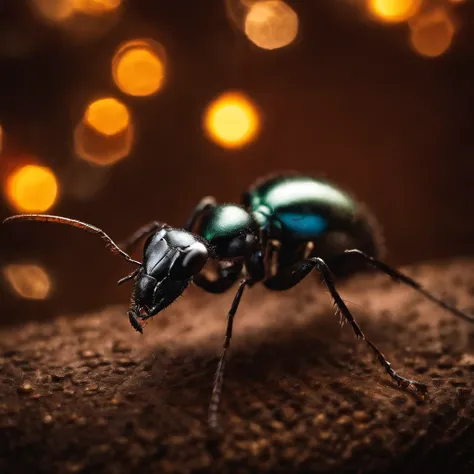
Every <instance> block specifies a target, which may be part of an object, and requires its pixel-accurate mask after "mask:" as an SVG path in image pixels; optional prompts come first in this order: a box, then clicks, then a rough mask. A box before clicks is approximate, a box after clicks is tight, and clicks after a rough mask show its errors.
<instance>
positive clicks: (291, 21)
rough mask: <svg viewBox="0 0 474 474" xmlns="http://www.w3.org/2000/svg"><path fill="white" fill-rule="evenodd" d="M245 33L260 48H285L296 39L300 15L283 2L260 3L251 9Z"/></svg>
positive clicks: (253, 5)
mask: <svg viewBox="0 0 474 474" xmlns="http://www.w3.org/2000/svg"><path fill="white" fill-rule="evenodd" d="M244 31H245V34H246V35H247V37H248V38H249V40H250V41H252V42H253V43H255V44H256V45H257V46H259V47H260V48H263V49H277V48H283V47H284V46H287V45H288V44H290V43H291V42H292V41H293V40H294V39H295V38H296V35H297V33H298V15H297V14H296V12H295V11H294V10H293V9H292V8H291V7H290V6H289V5H287V4H286V3H285V2H283V1H281V0H262V1H258V2H255V3H254V4H252V5H251V6H250V8H249V11H248V13H247V15H246V17H245V24H244Z"/></svg>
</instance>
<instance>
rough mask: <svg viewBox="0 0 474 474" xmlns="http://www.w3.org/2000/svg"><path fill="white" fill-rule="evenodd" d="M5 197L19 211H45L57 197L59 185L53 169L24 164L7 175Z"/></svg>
mask: <svg viewBox="0 0 474 474" xmlns="http://www.w3.org/2000/svg"><path fill="white" fill-rule="evenodd" d="M5 190H6V197H7V199H8V201H9V203H10V205H11V206H12V207H13V208H14V209H15V210H17V211H19V212H45V211H47V210H48V209H50V208H51V207H52V206H53V204H54V203H55V202H56V199H57V197H58V191H59V186H58V182H57V179H56V176H55V175H54V173H53V171H52V170H51V169H49V168H47V167H46V166H38V165H33V164H29V165H25V166H22V167H20V168H17V169H15V170H13V172H12V173H11V174H10V175H9V176H8V177H7V183H6V187H5Z"/></svg>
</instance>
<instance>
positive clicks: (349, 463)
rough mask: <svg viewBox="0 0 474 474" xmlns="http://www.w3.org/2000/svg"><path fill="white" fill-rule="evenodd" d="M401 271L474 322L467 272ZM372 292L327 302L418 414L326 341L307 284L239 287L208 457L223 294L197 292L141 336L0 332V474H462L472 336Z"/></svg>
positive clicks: (330, 327)
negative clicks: (409, 381)
mask: <svg viewBox="0 0 474 474" xmlns="http://www.w3.org/2000/svg"><path fill="white" fill-rule="evenodd" d="M409 271H410V273H411V274H412V275H414V276H416V278H419V279H420V280H421V281H423V282H424V283H425V285H426V286H427V287H429V288H430V289H432V290H433V291H435V292H436V293H437V294H443V295H446V296H447V297H449V298H450V300H452V301H453V302H454V301H455V302H456V303H457V304H458V305H459V306H460V307H462V308H471V310H472V309H474V308H473V307H474V304H473V298H474V260H472V259H471V260H458V261H455V262H452V263H449V264H448V263H443V262H441V263H437V264H436V265H422V266H418V267H416V268H415V267H412V268H410V269H409ZM387 280H388V279H387V278H386V277H385V276H378V275H377V276H362V277H358V278H357V279H355V280H353V281H352V282H349V283H348V284H347V285H344V287H342V288H343V291H342V293H343V295H344V297H345V299H346V301H349V302H351V304H350V307H351V308H352V310H353V312H354V314H355V315H356V317H357V318H358V319H359V323H360V324H361V326H362V328H363V329H365V332H366V333H367V334H368V335H369V336H370V337H372V338H373V340H374V341H376V342H377V343H378V344H379V346H380V347H381V348H382V350H383V351H384V353H385V355H386V356H387V358H388V359H389V360H390V361H391V362H392V364H393V366H394V367H395V369H397V370H399V372H401V373H402V374H404V375H407V376H409V377H415V378H417V379H418V380H419V381H421V382H425V383H427V384H429V388H430V399H429V400H428V401H427V402H424V403H422V402H419V401H417V400H416V399H415V398H414V397H413V396H412V395H410V394H409V393H406V392H403V391H401V390H399V389H398V388H397V387H396V386H394V384H393V383H391V381H390V379H388V378H387V377H386V375H385V374H384V373H383V372H382V370H381V369H380V368H379V366H378V365H376V364H375V363H374V362H373V359H372V356H371V354H370V353H369V352H368V350H367V349H366V348H365V346H364V344H363V343H360V342H357V341H356V340H355V338H354V336H353V333H352V330H351V329H350V328H349V327H344V328H343V329H341V328H340V327H339V324H338V322H337V320H336V318H335V317H334V316H333V314H332V313H333V311H332V309H331V308H330V306H329V304H328V296H327V292H326V291H325V290H324V289H323V288H322V287H317V284H316V283H314V280H312V281H307V282H306V284H304V285H302V287H301V288H298V289H295V290H292V291H289V292H286V293H282V294H277V295H275V294H272V293H269V292H267V291H265V290H264V289H263V288H254V289H251V290H250V291H248V293H247V294H246V295H244V301H243V304H242V305H241V307H240V310H239V313H238V317H237V319H236V324H235V333H234V339H233V344H232V347H233V351H232V357H231V359H230V362H229V364H228V367H227V373H226V381H225V387H224V403H223V406H222V417H223V418H222V419H223V423H224V426H225V428H226V433H225V435H224V436H223V438H222V441H221V443H220V446H219V445H215V444H214V443H211V442H209V441H207V437H206V436H207V435H206V429H205V428H206V410H207V404H208V401H209V396H210V391H211V385H212V379H213V373H214V370H215V367H216V362H217V356H218V354H219V352H220V345H221V343H222V339H223V333H224V329H225V315H226V312H227V309H228V307H229V305H230V302H231V299H232V295H231V294H226V295H222V296H217V297H216V296H212V295H207V294H204V295H203V294H202V293H200V292H199V291H198V290H197V289H196V290H191V291H189V292H188V294H187V297H185V298H182V299H181V300H180V301H179V303H177V304H176V305H174V306H173V307H172V308H170V309H169V310H168V311H166V313H164V314H162V315H161V316H160V317H157V318H156V319H155V320H154V321H152V322H151V323H150V324H148V325H147V327H146V328H145V335H143V336H140V335H139V334H138V333H135V332H134V331H133V330H132V329H131V328H130V327H129V323H128V320H127V318H126V316H125V309H124V308H123V307H108V308H106V309H105V310H104V311H102V312H99V313H96V314H91V315H85V316H82V317H77V318H74V317H64V318H59V319H57V320H55V321H53V322H51V323H41V324H39V323H29V324H26V325H24V326H22V325H17V326H15V327H12V328H8V329H3V330H2V331H1V333H0V346H1V347H0V349H1V350H0V354H1V358H0V364H1V367H2V369H1V374H2V377H1V386H0V397H1V399H0V427H1V429H0V472H2V473H13V472H15V473H19V472H29V473H35V472H42V473H43V472H44V473H48V474H49V473H55V472H69V473H79V472H94V473H97V472H106V473H109V472H110V473H122V472H140V473H143V472H154V473H161V472H212V471H218V472H250V471H251V472H256V471H271V472H285V473H288V472H308V471H314V472H320V471H321V472H341V471H357V472H397V473H400V472H438V471H441V470H444V471H445V472H455V470H456V472H458V473H464V472H466V473H467V472H474V401H473V394H474V392H473V389H474V327H473V326H470V325H469V324H467V323H464V322H462V321H459V320H457V319H456V318H454V317H452V316H451V315H449V314H447V313H445V312H443V311H442V310H441V309H438V308H437V307H435V306H434V305H433V304H432V303H430V302H427V301H425V300H424V299H423V298H422V297H419V296H417V295H416V294H415V293H414V292H412V291H411V290H410V289H406V288H403V287H401V286H399V285H396V284H392V283H391V282H390V281H387ZM86 291H87V289H86V288H82V289H80V290H78V293H81V294H82V295H85V293H86ZM78 296H79V294H78ZM82 297H84V296H82ZM13 316H14V319H15V320H16V321H18V319H19V316H18V315H12V317H13ZM436 468H437V469H436Z"/></svg>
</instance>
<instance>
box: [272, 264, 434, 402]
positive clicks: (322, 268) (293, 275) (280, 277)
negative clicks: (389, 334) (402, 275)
mask: <svg viewBox="0 0 474 474" xmlns="http://www.w3.org/2000/svg"><path fill="white" fill-rule="evenodd" d="M313 269H316V270H317V271H318V272H319V273H320V274H321V275H322V277H323V280H324V283H325V284H326V286H327V288H328V290H329V292H330V293H331V296H332V298H333V300H334V304H335V306H336V308H337V309H338V311H339V312H340V313H341V315H342V316H343V318H344V319H345V320H346V321H348V322H349V324H350V325H351V326H352V329H353V330H354V333H355V335H356V337H357V338H358V339H363V340H364V341H365V343H366V344H367V345H368V346H369V347H370V349H371V350H372V351H373V352H374V354H375V356H376V357H377V360H378V361H379V363H380V365H381V366H382V367H383V368H384V369H385V371H386V372H387V373H388V375H390V377H392V379H393V380H395V382H396V383H397V384H398V385H399V386H400V387H402V388H408V387H413V388H414V389H415V391H416V393H417V394H418V396H419V397H420V398H421V399H423V398H424V394H425V393H426V392H427V386H426V385H425V384H422V383H420V382H417V381H416V380H410V379H407V378H405V377H402V376H401V375H399V374H397V372H395V370H393V369H392V366H391V364H390V362H389V361H388V360H387V359H385V357H384V355H383V354H382V352H380V350H379V349H378V347H377V346H376V345H375V344H374V343H373V342H372V341H371V340H370V339H368V338H367V337H366V336H365V334H364V333H363V332H362V330H361V328H360V327H359V325H358V324H357V322H356V320H355V319H354V316H352V314H351V312H350V311H349V308H348V307H347V306H346V304H345V303H344V301H343V300H342V298H341V295H340V294H339V292H338V291H337V289H336V286H335V284H334V280H333V277H332V274H331V270H330V269H329V267H328V266H327V264H326V263H325V262H324V260H323V259H321V258H319V257H313V258H310V259H308V260H304V261H303V262H300V263H298V264H296V265H295V266H292V267H289V268H288V269H285V270H280V273H279V274H277V275H276V276H275V277H272V278H270V279H268V280H266V281H265V282H264V284H265V286H266V287H268V288H270V289H274V290H281V289H287V288H291V287H293V286H295V285H296V284H298V283H299V282H300V281H301V280H303V278H305V277H306V276H307V275H308V274H309V273H310V272H311V271H312V270H313Z"/></svg>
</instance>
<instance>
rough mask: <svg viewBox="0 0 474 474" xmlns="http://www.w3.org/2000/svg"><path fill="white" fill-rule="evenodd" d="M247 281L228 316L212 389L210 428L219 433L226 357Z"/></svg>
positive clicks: (240, 289) (243, 284) (233, 302)
mask: <svg viewBox="0 0 474 474" xmlns="http://www.w3.org/2000/svg"><path fill="white" fill-rule="evenodd" d="M248 283H249V282H248V281H247V280H242V281H241V282H240V285H239V289H238V290H237V293H236V294H235V296H234V300H233V301H232V306H231V308H230V311H229V313H228V314H227V330H226V333H225V339H224V345H223V348H222V354H221V358H220V360H219V364H218V365H217V371H216V376H215V378H214V386H213V388H212V395H211V403H210V404H209V415H208V422H209V427H210V428H211V429H212V430H214V431H218V429H219V416H218V410H219V402H220V400H221V393H222V385H223V381H224V369H225V363H226V356H227V349H228V348H229V346H230V340H231V338H232V327H233V323H234V316H235V313H236V312H237V308H238V307H239V303H240V299H241V298H242V294H243V292H244V289H245V287H246V286H247V285H248Z"/></svg>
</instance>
